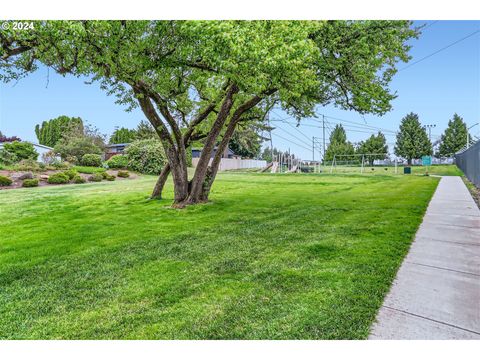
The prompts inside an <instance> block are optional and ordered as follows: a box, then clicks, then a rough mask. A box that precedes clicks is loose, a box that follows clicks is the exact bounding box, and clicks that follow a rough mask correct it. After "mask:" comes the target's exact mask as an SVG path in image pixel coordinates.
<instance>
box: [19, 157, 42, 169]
mask: <svg viewBox="0 0 480 360" xmlns="http://www.w3.org/2000/svg"><path fill="white" fill-rule="evenodd" d="M15 170H18V171H39V170H40V164H39V163H38V162H36V161H35V160H32V159H24V160H21V161H19V162H18V164H16V165H15Z"/></svg>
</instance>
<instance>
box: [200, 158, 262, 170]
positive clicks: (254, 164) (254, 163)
mask: <svg viewBox="0 0 480 360" xmlns="http://www.w3.org/2000/svg"><path fill="white" fill-rule="evenodd" d="M198 160H199V158H193V159H192V165H193V167H197V163H198ZM211 163H212V159H210V162H209V164H211ZM265 166H267V162H266V161H265V160H249V159H222V160H220V166H219V167H218V169H219V170H220V171H224V170H237V169H260V168H264V167H265Z"/></svg>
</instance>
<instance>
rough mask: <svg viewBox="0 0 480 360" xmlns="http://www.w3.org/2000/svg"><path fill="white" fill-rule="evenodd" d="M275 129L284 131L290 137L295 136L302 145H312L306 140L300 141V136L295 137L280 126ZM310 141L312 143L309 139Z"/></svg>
mask: <svg viewBox="0 0 480 360" xmlns="http://www.w3.org/2000/svg"><path fill="white" fill-rule="evenodd" d="M275 129H279V130H282V131H284V132H285V133H287V134H288V135H290V136H293V137H294V138H295V139H297V140H298V141H300V142H301V143H302V144H305V145H307V146H310V143H307V142H306V141H305V140H303V139H300V138H299V137H298V136H295V135H293V134H291V133H289V132H288V131H287V130H285V129H284V128H281V127H280V126H277V127H276V128H275ZM308 141H310V139H308Z"/></svg>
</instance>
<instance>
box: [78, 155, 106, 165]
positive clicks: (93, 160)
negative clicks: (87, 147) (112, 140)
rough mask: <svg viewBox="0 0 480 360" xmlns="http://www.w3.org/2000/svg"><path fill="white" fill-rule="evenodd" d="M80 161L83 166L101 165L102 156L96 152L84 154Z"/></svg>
mask: <svg viewBox="0 0 480 360" xmlns="http://www.w3.org/2000/svg"><path fill="white" fill-rule="evenodd" d="M81 163H82V165H83V166H102V157H101V156H100V155H98V154H85V155H83V156H82V161H81Z"/></svg>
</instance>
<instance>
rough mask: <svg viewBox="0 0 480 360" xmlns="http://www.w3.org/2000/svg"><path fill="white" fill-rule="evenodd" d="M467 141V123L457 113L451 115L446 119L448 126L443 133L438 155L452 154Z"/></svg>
mask: <svg viewBox="0 0 480 360" xmlns="http://www.w3.org/2000/svg"><path fill="white" fill-rule="evenodd" d="M466 143H467V124H465V122H464V121H463V119H462V118H461V117H460V116H458V115H457V114H454V115H453V119H452V120H449V121H448V127H447V128H446V129H445V133H443V135H442V138H441V142H440V148H439V151H438V152H439V155H440V156H452V155H453V154H455V153H456V152H457V151H459V150H460V149H462V148H463V147H464V146H465V144H466Z"/></svg>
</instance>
